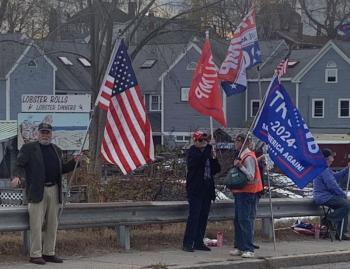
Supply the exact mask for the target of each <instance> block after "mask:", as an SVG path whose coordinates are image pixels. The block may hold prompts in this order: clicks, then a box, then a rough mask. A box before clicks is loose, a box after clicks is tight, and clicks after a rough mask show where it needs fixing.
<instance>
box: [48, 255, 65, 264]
mask: <svg viewBox="0 0 350 269" xmlns="http://www.w3.org/2000/svg"><path fill="white" fill-rule="evenodd" d="M43 259H44V260H45V261H47V262H53V263H63V260H62V259H61V258H58V257H57V256H55V255H43Z"/></svg>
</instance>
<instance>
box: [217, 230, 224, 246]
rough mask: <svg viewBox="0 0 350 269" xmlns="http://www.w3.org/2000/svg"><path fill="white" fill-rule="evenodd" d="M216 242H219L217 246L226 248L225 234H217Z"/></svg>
mask: <svg viewBox="0 0 350 269" xmlns="http://www.w3.org/2000/svg"><path fill="white" fill-rule="evenodd" d="M216 240H217V246H218V247H222V246H224V233H222V232H218V233H217V234H216Z"/></svg>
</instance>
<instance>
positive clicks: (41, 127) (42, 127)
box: [38, 122, 52, 132]
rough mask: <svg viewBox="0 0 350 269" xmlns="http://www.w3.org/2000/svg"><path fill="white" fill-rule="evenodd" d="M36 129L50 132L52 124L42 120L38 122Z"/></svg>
mask: <svg viewBox="0 0 350 269" xmlns="http://www.w3.org/2000/svg"><path fill="white" fill-rule="evenodd" d="M38 130H39V131H50V132H51V131H52V126H51V124H48V123H45V122H42V123H40V124H39V127H38Z"/></svg>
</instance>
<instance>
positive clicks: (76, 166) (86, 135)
mask: <svg viewBox="0 0 350 269" xmlns="http://www.w3.org/2000/svg"><path fill="white" fill-rule="evenodd" d="M95 108H96V106H94V108H93V109H92V110H91V112H90V113H91V117H90V120H89V124H88V126H87V128H86V131H85V135H84V139H83V143H82V144H81V146H80V150H79V153H78V155H77V156H81V154H82V152H83V150H84V146H85V143H86V140H87V137H88V134H89V130H90V127H91V122H92V119H93V118H94V114H95ZM79 162H80V158H78V160H76V161H75V165H74V169H73V172H72V175H71V176H70V178H69V180H68V182H67V188H66V189H67V195H66V196H65V195H64V193H63V188H62V190H61V195H62V206H61V208H60V212H59V215H58V222H59V221H60V219H61V216H62V213H63V208H64V207H65V205H66V203H67V198H68V192H69V190H70V186H71V184H72V181H73V178H74V177H75V174H76V171H77V168H78V165H79Z"/></svg>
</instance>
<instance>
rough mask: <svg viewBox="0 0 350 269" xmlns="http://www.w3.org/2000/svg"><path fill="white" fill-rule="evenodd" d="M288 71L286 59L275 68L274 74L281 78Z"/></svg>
mask: <svg viewBox="0 0 350 269" xmlns="http://www.w3.org/2000/svg"><path fill="white" fill-rule="evenodd" d="M287 70H288V59H285V60H282V61H281V62H280V63H279V64H278V65H277V67H276V70H275V73H277V75H278V77H282V76H283V75H284V74H286V73H287Z"/></svg>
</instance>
